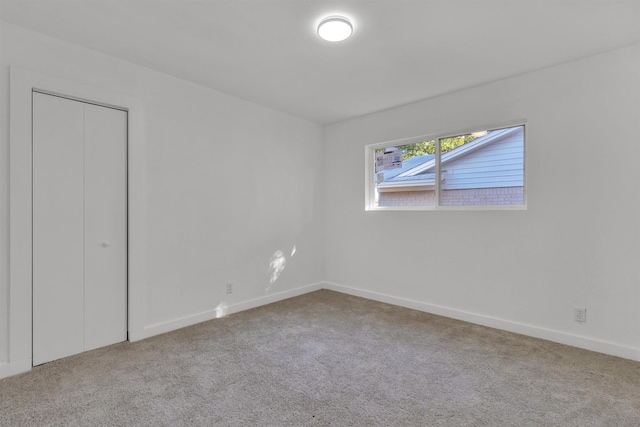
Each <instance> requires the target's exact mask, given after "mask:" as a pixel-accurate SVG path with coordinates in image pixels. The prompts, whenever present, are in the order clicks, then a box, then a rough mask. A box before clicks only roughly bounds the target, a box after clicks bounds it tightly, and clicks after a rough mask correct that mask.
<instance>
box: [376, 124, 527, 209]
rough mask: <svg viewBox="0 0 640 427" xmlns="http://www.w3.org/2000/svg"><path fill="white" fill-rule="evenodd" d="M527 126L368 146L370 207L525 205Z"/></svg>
mask: <svg viewBox="0 0 640 427" xmlns="http://www.w3.org/2000/svg"><path fill="white" fill-rule="evenodd" d="M524 141H525V126H524V125H517V126H511V127H502V128H497V129H490V130H481V131H474V132H468V133H461V134H454V135H453V136H449V135H442V136H436V137H418V138H411V139H407V140H401V141H394V142H390V143H382V144H374V145H370V146H368V147H367V150H366V153H367V155H366V157H367V168H366V169H367V178H366V179H367V185H366V189H367V209H368V210H376V209H380V210H382V209H440V208H446V209H456V208H457V207H483V208H493V209H500V208H509V209H512V208H523V207H524V206H525V185H524V183H525V179H524V178H525V174H524V171H525V167H524Z"/></svg>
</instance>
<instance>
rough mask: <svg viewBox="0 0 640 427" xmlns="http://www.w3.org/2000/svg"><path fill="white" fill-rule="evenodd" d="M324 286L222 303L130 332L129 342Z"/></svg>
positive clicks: (305, 287) (300, 288)
mask: <svg viewBox="0 0 640 427" xmlns="http://www.w3.org/2000/svg"><path fill="white" fill-rule="evenodd" d="M323 285H324V283H321V282H319V283H313V284H311V285H307V286H302V287H299V288H295V289H290V290H288V291H284V292H278V293H275V294H270V295H265V296H262V297H258V298H254V299H251V300H247V301H241V302H237V303H233V304H228V305H227V304H225V303H221V304H220V305H218V307H216V308H214V309H212V310H207V311H203V312H201V313H196V314H192V315H189V316H185V317H181V318H178V319H172V320H169V321H166V322H162V323H156V324H153V325H148V326H145V327H144V329H143V330H142V331H138V332H135V331H129V341H131V342H134V341H140V340H142V339H145V338H150V337H152V336H155V335H159V334H163V333H165V332H171V331H174V330H176V329H181V328H184V327H187V326H191V325H195V324H197V323H200V322H206V321H207V320H212V319H217V318H219V317H223V316H226V315H229V314H233V313H237V312H240V311H244V310H249V309H251V308H256V307H260V306H262V305H266V304H271V303H274V302H278V301H282V300H285V299H288V298H293V297H297V296H299V295H303V294H307V293H309V292H314V291H319V290H320V289H323V287H324V286H323Z"/></svg>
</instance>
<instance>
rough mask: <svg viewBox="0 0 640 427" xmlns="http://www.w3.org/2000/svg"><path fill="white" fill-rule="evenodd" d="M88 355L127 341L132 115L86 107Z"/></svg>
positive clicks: (86, 300)
mask: <svg viewBox="0 0 640 427" xmlns="http://www.w3.org/2000/svg"><path fill="white" fill-rule="evenodd" d="M84 108H85V131H84V132H85V150H84V152H85V157H84V160H85V169H84V173H85V175H84V181H85V196H84V197H85V350H92V349H94V348H98V347H102V346H105V345H109V344H113V343H116V342H120V341H124V340H126V339H127V324H126V322H127V313H126V307H127V270H126V267H127V235H126V221H127V206H126V194H127V193H126V189H127V182H126V177H127V171H126V155H127V144H126V136H127V113H126V112H124V111H121V110H115V109H112V108H105V107H98V106H96V105H90V104H85V106H84Z"/></svg>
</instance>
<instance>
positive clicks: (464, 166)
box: [442, 127, 524, 190]
mask: <svg viewBox="0 0 640 427" xmlns="http://www.w3.org/2000/svg"><path fill="white" fill-rule="evenodd" d="M442 171H443V173H444V172H445V171H446V175H445V179H444V181H443V186H442V189H443V190H456V189H465V188H487V187H522V186H524V129H523V127H519V128H518V130H517V131H516V132H513V133H511V134H509V135H507V136H505V137H504V138H503V139H501V140H498V141H495V142H493V143H491V144H490V145H488V146H485V147H481V148H479V149H477V150H475V151H472V152H470V153H468V154H466V155H464V156H463V157H460V158H457V159H454V160H451V161H450V162H445V163H444V164H443V165H442Z"/></svg>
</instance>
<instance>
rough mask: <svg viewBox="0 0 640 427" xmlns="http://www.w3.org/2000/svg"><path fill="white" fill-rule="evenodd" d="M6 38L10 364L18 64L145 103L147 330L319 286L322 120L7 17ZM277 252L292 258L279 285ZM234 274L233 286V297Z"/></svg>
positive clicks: (1, 123)
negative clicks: (229, 286) (12, 100)
mask: <svg viewBox="0 0 640 427" xmlns="http://www.w3.org/2000/svg"><path fill="white" fill-rule="evenodd" d="M1 37H2V58H1V63H0V72H1V74H0V100H1V103H0V129H1V131H0V132H1V133H0V162H1V163H0V171H1V173H0V221H1V222H0V368H2V362H6V361H7V360H8V358H7V354H8V350H9V349H8V342H9V338H8V332H7V331H8V310H10V309H18V308H17V307H9V304H8V274H7V267H8V237H7V236H8V232H7V230H8V218H7V217H8V195H7V189H8V168H9V161H8V152H9V150H8V147H9V130H8V115H9V99H8V86H9V83H8V81H9V80H8V67H9V66H17V67H21V68H25V69H28V70H31V71H35V72H39V73H44V74H48V75H51V76H55V77H58V78H64V79H68V80H72V81H75V82H77V83H82V84H86V85H92V86H95V87H100V88H102V89H105V90H110V91H113V92H117V93H121V94H124V95H127V96H131V97H136V98H137V99H139V100H140V103H141V107H142V111H143V115H144V123H143V125H144V131H143V133H144V147H145V148H144V149H145V159H146V171H145V183H144V187H145V196H144V202H145V203H144V206H145V212H146V221H145V222H146V230H145V234H146V236H148V238H147V240H146V243H147V247H146V248H145V249H144V251H145V253H146V257H145V259H146V268H147V273H148V275H147V277H146V280H145V281H144V284H143V285H144V295H145V298H146V311H145V327H146V328H148V330H147V332H146V335H153V334H155V333H160V332H163V331H166V330H170V329H175V328H176V327H180V326H185V325H187V324H191V323H194V322H197V321H201V320H205V319H207V318H213V317H215V316H216V315H218V314H220V313H221V312H222V311H224V310H220V308H222V307H228V310H231V311H233V310H237V309H242V308H247V307H251V306H254V305H259V304H262V303H266V302H269V301H273V300H277V299H280V298H284V297H287V296H291V295H294V294H297V293H300V292H306V291H308V290H309V289H315V288H319V286H320V285H319V283H320V282H321V280H322V274H323V270H322V266H323V259H322V257H323V235H322V231H323V215H324V211H323V208H322V203H323V192H322V190H321V189H322V185H323V174H322V152H321V150H322V138H323V129H322V127H321V126H320V125H317V124H314V123H311V122H308V121H304V120H301V119H298V118H295V117H292V116H289V115H287V114H283V113H280V112H277V111H274V110H271V109H268V108H265V107H262V106H259V105H256V104H252V103H249V102H246V101H243V100H240V99H237V98H234V97H231V96H227V95H224V94H221V93H219V92H215V91H212V90H209V89H205V88H203V87H200V86H197V85H195V84H191V83H188V82H185V81H182V80H179V79H176V78H173V77H170V76H167V75H164V74H161V73H158V72H155V71H152V70H149V69H145V68H142V67H139V66H136V65H134V64H131V63H127V62H124V61H121V60H118V59H115V58H112V57H109V56H106V55H102V54H99V53H97V52H94V51H91V50H88V49H84V48H81V47H78V46H75V45H71V44H67V43H64V42H62V41H59V40H56V39H52V38H49V37H46V36H42V35H40V34H36V33H34V32H31V31H28V30H25V29H22V28H20V27H16V26H13V25H10V24H7V23H6V22H3V23H2V27H1ZM294 247H295V248H296V251H295V254H294V255H292V252H293V248H294ZM278 250H280V251H282V253H283V254H284V258H285V259H286V266H285V269H284V271H282V273H281V274H280V276H279V277H278V279H277V280H276V281H275V282H274V283H271V277H272V269H271V268H270V260H271V257H272V255H273V254H274V253H275V252H276V251H278ZM226 282H233V284H234V292H233V294H231V295H227V294H226V293H225V290H224V287H225V283H226ZM216 309H218V310H216ZM5 365H6V363H5ZM3 372H5V373H12V370H11V368H10V367H7V366H5V369H4V371H2V369H0V377H1V376H2V375H1V374H2V373H3Z"/></svg>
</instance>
